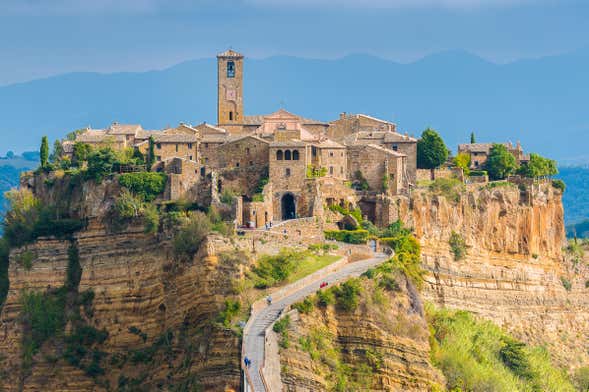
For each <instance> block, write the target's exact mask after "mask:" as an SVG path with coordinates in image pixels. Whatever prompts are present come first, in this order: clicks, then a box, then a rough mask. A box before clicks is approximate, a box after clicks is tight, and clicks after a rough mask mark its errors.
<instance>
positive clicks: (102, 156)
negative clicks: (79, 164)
mask: <svg viewBox="0 0 589 392" xmlns="http://www.w3.org/2000/svg"><path fill="white" fill-rule="evenodd" d="M116 161H117V156H116V154H115V153H114V151H113V150H112V149H111V148H108V147H106V148H101V149H100V150H98V151H92V152H90V154H88V169H87V170H86V178H87V179H90V180H95V181H96V182H98V183H100V182H102V180H103V179H104V178H105V177H106V176H108V175H109V174H111V173H112V171H113V166H114V164H115V162H116Z"/></svg>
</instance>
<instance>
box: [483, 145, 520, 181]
mask: <svg viewBox="0 0 589 392" xmlns="http://www.w3.org/2000/svg"><path fill="white" fill-rule="evenodd" d="M516 168H517V161H516V160H515V157H514V156H513V154H512V153H510V152H509V151H508V150H507V147H505V146H504V145H503V144H493V147H491V150H490V151H489V157H488V158H487V161H486V162H485V169H486V170H487V172H488V173H489V178H490V179H491V180H502V179H504V178H506V177H507V176H509V175H510V174H511V173H513V172H514V171H515V169H516Z"/></svg>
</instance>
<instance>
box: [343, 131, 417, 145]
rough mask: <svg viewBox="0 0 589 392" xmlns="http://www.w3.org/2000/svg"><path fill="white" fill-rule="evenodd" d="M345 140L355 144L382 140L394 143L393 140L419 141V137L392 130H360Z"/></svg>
mask: <svg viewBox="0 0 589 392" xmlns="http://www.w3.org/2000/svg"><path fill="white" fill-rule="evenodd" d="M344 140H345V142H346V143H347V144H355V143H364V144H366V143H371V142H372V143H375V142H378V141H381V142H383V143H393V142H400V143H402V142H417V139H415V138H413V137H411V136H409V135H403V134H400V133H397V132H391V131H358V132H354V133H352V134H350V135H348V136H346V137H345V139H344Z"/></svg>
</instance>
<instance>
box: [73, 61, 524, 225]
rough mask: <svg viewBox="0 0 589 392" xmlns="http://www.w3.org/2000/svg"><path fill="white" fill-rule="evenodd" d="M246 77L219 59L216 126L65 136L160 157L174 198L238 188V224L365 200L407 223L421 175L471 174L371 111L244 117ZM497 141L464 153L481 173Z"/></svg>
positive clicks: (202, 199)
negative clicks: (442, 162) (431, 156)
mask: <svg viewBox="0 0 589 392" xmlns="http://www.w3.org/2000/svg"><path fill="white" fill-rule="evenodd" d="M243 75H244V56H243V55H242V54H240V53H237V52H235V51H233V50H227V51H225V52H223V53H220V54H219V55H217V76H218V86H217V124H216V125H211V124H207V123H202V124H199V125H194V126H193V125H190V124H184V123H181V124H179V125H178V126H177V127H175V128H169V129H164V130H161V131H160V130H145V129H143V128H142V127H141V125H128V124H119V123H113V124H112V125H111V126H109V127H108V128H106V129H91V128H87V129H83V130H80V131H77V132H76V133H75V137H74V138H73V140H66V141H64V142H63V146H62V150H63V153H64V155H66V156H68V155H69V157H70V158H71V157H72V155H73V154H74V149H75V146H76V144H81V143H82V144H87V145H90V146H92V147H105V146H108V147H111V148H113V149H115V150H124V149H134V150H136V151H138V152H140V153H141V154H142V155H143V156H147V157H150V156H151V159H150V160H149V163H148V165H149V166H150V167H149V168H148V170H152V171H157V172H165V173H167V174H168V178H169V181H168V184H167V189H166V192H165V197H164V198H165V199H167V200H178V199H186V200H191V201H194V202H197V203H199V204H201V205H209V204H211V203H213V202H215V201H218V199H219V197H221V195H222V194H224V193H225V194H230V195H232V196H234V197H235V200H236V202H235V203H232V204H233V205H234V211H233V214H234V217H235V223H236V224H237V225H238V226H249V227H261V226H265V225H267V224H269V223H270V222H273V221H281V220H286V219H292V218H301V217H311V216H322V215H323V208H324V207H325V206H327V207H332V206H334V205H339V206H341V207H345V206H348V205H354V206H359V207H360V209H361V210H362V214H363V215H364V216H365V217H367V218H368V219H369V220H371V221H372V222H374V223H375V224H377V225H378V226H381V227H384V226H387V225H388V224H390V223H392V222H394V221H396V220H397V219H398V217H397V215H396V213H395V211H396V209H395V208H393V207H394V206H395V205H396V203H397V201H396V200H397V199H398V198H403V197H407V196H409V194H410V192H411V189H412V188H413V187H415V185H416V184H417V182H418V181H419V180H424V179H425V180H428V179H430V176H436V177H440V176H441V177H444V176H455V177H459V178H462V179H464V176H463V173H462V171H461V170H460V169H459V168H458V169H459V170H458V171H457V170H456V169H457V168H451V167H445V168H441V169H439V170H437V171H436V173H433V172H432V173H430V171H429V170H418V169H417V142H418V140H417V139H416V138H414V137H412V136H409V135H408V134H407V133H401V132H399V131H398V129H397V125H396V124H394V123H392V122H390V121H386V120H382V119H378V118H375V117H372V116H370V115H367V114H362V113H359V114H349V113H341V114H340V116H339V118H338V119H336V120H334V121H331V122H322V121H318V120H313V119H309V118H305V117H302V116H299V115H296V114H292V113H290V112H288V111H286V110H284V109H280V110H278V111H276V112H274V113H271V114H267V115H245V114H244V98H243ZM505 145H506V147H507V149H508V150H509V151H510V152H511V153H512V154H513V155H514V156H515V157H516V159H517V161H518V162H519V163H522V162H525V161H526V160H527V159H529V157H527V156H526V155H524V153H523V150H522V148H521V146H520V145H519V143H518V144H517V146H513V145H511V144H510V143H509V144H505ZM491 147H492V144H490V143H471V144H465V145H460V146H459V153H463V154H467V155H468V156H469V161H470V166H471V167H472V169H475V170H476V169H480V168H482V167H483V165H484V163H485V161H486V158H487V156H488V155H489V151H490V149H491ZM450 166H451V165H450ZM124 170H131V171H132V170H134V169H133V168H132V167H131V168H126V169H124ZM473 178H475V177H473ZM432 179H433V178H432ZM486 180H487V179H486V178H485V176H481V177H477V178H475V181H486Z"/></svg>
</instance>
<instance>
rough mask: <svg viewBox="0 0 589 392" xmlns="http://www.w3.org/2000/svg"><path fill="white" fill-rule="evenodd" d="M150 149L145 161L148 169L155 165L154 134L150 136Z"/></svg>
mask: <svg viewBox="0 0 589 392" xmlns="http://www.w3.org/2000/svg"><path fill="white" fill-rule="evenodd" d="M148 143H149V149H148V151H147V157H146V159H145V163H146V165H147V170H148V171H151V167H152V166H153V163H154V162H155V149H154V146H155V140H153V136H150V137H149V142H148Z"/></svg>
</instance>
